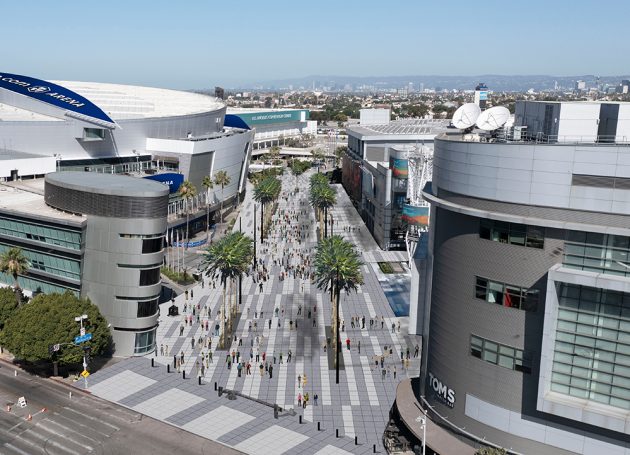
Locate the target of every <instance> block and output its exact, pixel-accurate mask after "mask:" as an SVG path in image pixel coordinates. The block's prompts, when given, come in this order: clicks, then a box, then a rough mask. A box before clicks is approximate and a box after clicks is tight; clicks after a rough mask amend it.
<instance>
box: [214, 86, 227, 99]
mask: <svg viewBox="0 0 630 455" xmlns="http://www.w3.org/2000/svg"><path fill="white" fill-rule="evenodd" d="M214 96H215V97H216V98H219V99H220V100H223V99H225V90H224V89H223V87H215V88H214Z"/></svg>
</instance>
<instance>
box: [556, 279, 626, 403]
mask: <svg viewBox="0 0 630 455" xmlns="http://www.w3.org/2000/svg"><path fill="white" fill-rule="evenodd" d="M558 304H559V309H558V322H557V328H556V334H555V335H556V341H555V345H554V358H553V367H552V378H551V390H554V391H556V392H559V393H564V394H567V395H570V396H574V397H578V398H584V399H589V400H593V401H597V402H600V403H604V404H609V405H612V406H616V407H620V408H623V409H630V294H627V293H623V292H617V291H610V290H607V289H600V288H593V287H588V286H579V285H574V284H568V283H561V284H560V287H559V290H558Z"/></svg>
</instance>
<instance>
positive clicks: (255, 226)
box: [254, 203, 256, 270]
mask: <svg viewBox="0 0 630 455" xmlns="http://www.w3.org/2000/svg"><path fill="white" fill-rule="evenodd" d="M254 270H256V204H255V203H254Z"/></svg>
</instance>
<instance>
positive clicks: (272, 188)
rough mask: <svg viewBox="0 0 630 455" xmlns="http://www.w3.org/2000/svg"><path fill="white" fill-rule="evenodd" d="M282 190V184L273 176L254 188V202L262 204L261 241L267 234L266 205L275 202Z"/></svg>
mask: <svg viewBox="0 0 630 455" xmlns="http://www.w3.org/2000/svg"><path fill="white" fill-rule="evenodd" d="M281 189H282V182H280V180H279V179H278V178H277V177H275V176H273V175H269V176H267V177H265V178H264V179H262V180H261V181H260V182H259V183H258V185H256V186H255V187H254V200H255V201H256V202H258V203H260V241H261V242H262V241H263V233H264V232H265V226H264V221H265V218H264V215H263V213H264V209H265V205H267V204H269V203H270V202H273V201H275V200H276V199H277V198H278V196H279V195H280V190H281Z"/></svg>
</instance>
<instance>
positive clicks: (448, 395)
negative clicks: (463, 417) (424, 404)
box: [429, 372, 455, 408]
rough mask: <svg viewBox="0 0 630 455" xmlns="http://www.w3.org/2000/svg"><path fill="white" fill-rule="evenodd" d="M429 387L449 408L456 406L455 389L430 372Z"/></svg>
mask: <svg viewBox="0 0 630 455" xmlns="http://www.w3.org/2000/svg"><path fill="white" fill-rule="evenodd" d="M429 387H431V390H433V393H434V394H435V396H436V397H437V398H438V400H440V401H441V402H442V403H444V404H445V405H446V406H448V407H449V408H452V407H454V406H455V391H454V390H453V389H451V388H449V387H448V386H447V385H446V384H444V383H443V382H442V381H440V380H439V379H438V378H436V377H435V376H434V375H433V373H431V372H429Z"/></svg>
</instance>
